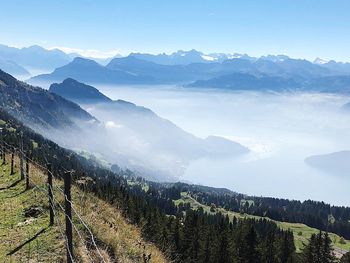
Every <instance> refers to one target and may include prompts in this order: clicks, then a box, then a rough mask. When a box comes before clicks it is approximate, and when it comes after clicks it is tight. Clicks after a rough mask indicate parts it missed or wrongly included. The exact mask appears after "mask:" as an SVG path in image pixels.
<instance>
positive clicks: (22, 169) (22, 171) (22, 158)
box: [19, 135, 24, 180]
mask: <svg viewBox="0 0 350 263" xmlns="http://www.w3.org/2000/svg"><path fill="white" fill-rule="evenodd" d="M19 156H20V168H21V180H23V179H24V154H23V137H22V135H21V138H20V152H19Z"/></svg>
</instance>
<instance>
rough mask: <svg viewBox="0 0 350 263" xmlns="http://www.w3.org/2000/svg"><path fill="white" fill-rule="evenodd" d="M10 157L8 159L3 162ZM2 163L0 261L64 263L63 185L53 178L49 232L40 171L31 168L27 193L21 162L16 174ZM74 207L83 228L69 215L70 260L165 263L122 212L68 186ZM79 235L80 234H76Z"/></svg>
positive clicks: (45, 189)
mask: <svg viewBox="0 0 350 263" xmlns="http://www.w3.org/2000/svg"><path fill="white" fill-rule="evenodd" d="M9 158H10V156H7V161H8V160H9ZM1 164H2V161H0V219H1V220H0V240H1V242H0V262H62V261H65V258H66V250H65V243H64V238H63V237H62V233H61V231H63V234H64V230H65V224H64V223H65V221H64V213H63V211H62V210H61V209H60V206H62V207H64V202H63V201H64V200H63V195H61V194H60V190H59V189H62V188H63V182H62V181H60V180H58V179H54V183H53V184H54V199H55V215H56V220H55V224H54V226H52V227H49V226H48V225H49V210H48V209H49V206H48V196H47V187H46V179H47V176H46V174H45V173H44V172H42V171H41V170H39V169H37V168H35V167H34V166H32V165H31V166H30V189H29V190H25V181H23V180H22V181H21V180H20V175H19V173H18V170H19V161H18V159H17V158H16V160H15V171H16V173H15V174H14V175H10V165H9V163H8V162H7V163H6V164H5V165H1ZM72 199H73V200H72V203H73V204H74V207H75V210H76V211H77V212H78V214H79V215H80V216H81V218H82V219H83V221H84V222H85V223H86V226H87V227H88V228H89V229H90V230H91V232H92V234H93V236H94V240H95V243H96V246H94V245H93V244H92V239H91V235H90V233H89V232H88V231H87V228H86V227H85V226H84V225H83V223H82V222H81V221H80V220H79V218H78V217H77V216H76V215H74V214H73V222H74V227H73V243H74V249H73V251H74V255H75V259H76V261H78V262H91V260H92V261H93V262H101V260H102V259H101V257H103V260H104V261H105V262H143V254H146V255H149V254H151V262H166V259H165V257H164V256H163V255H162V254H161V252H160V251H159V250H158V249H157V248H156V247H155V246H154V245H152V244H150V243H147V242H144V241H143V239H142V237H141V232H140V230H139V229H138V228H137V227H135V226H134V225H131V224H129V223H128V222H127V220H126V219H125V218H124V217H123V216H122V214H121V212H120V211H119V210H117V209H116V208H114V207H112V206H111V205H109V204H107V203H106V202H104V201H102V200H100V199H98V198H96V197H95V196H94V195H93V194H90V193H86V192H84V191H82V190H80V189H78V187H76V186H73V187H72ZM78 233H79V234H78Z"/></svg>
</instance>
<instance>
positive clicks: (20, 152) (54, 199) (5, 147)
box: [1, 139, 106, 263]
mask: <svg viewBox="0 0 350 263" xmlns="http://www.w3.org/2000/svg"><path fill="white" fill-rule="evenodd" d="M1 143H2V144H1V145H2V149H1V150H2V153H3V154H5V153H6V151H7V152H10V153H14V154H15V153H17V154H18V155H19V157H20V159H21V160H22V161H21V160H20V169H21V170H22V169H24V167H23V165H24V160H26V162H28V161H29V162H30V163H31V164H32V165H34V166H35V167H37V168H39V169H41V170H42V171H43V172H46V173H50V174H51V175H52V176H53V173H52V172H51V171H50V170H49V169H48V168H47V167H45V166H43V165H42V164H40V163H38V162H37V161H35V160H33V159H32V158H30V157H29V156H27V154H26V153H25V151H24V150H22V149H21V147H18V148H17V147H15V146H13V145H11V144H9V143H7V142H5V141H4V139H2V140H1ZM60 168H61V169H62V170H64V171H67V170H66V169H65V168H64V167H60ZM26 176H29V174H28V175H26ZM30 183H31V184H32V185H33V186H34V187H35V188H36V189H38V190H40V191H42V192H43V193H45V194H47V189H44V188H43V187H41V186H39V184H40V183H38V182H37V181H36V180H34V178H31V180H30ZM46 185H47V187H48V188H50V190H51V192H52V197H50V195H49V201H50V206H51V204H52V206H53V212H54V218H55V219H57V220H55V221H56V222H57V223H58V229H59V232H60V234H61V237H62V238H63V239H64V240H65V244H66V245H65V246H66V249H67V259H70V260H71V262H74V255H73V253H72V251H71V250H70V249H69V244H68V238H67V235H65V234H64V231H63V227H62V224H61V221H60V218H59V216H57V213H56V211H58V212H59V211H60V210H61V211H62V212H63V214H64V215H65V216H67V214H66V209H64V208H63V207H62V205H61V204H60V202H59V201H58V200H57V197H56V196H55V193H54V192H55V191H54V188H55V189H57V190H58V191H59V192H60V194H63V198H64V200H65V201H66V202H68V203H69V204H70V206H71V208H72V211H73V215H74V216H75V217H76V218H77V219H78V221H79V222H80V223H81V225H83V227H84V228H85V229H86V230H87V232H88V234H89V236H90V240H91V242H88V241H86V240H85V239H84V238H83V236H82V234H81V233H80V231H79V229H78V228H77V226H76V224H74V222H73V220H72V218H71V217H69V216H67V218H68V220H69V222H70V223H71V225H72V226H73V228H74V230H75V232H76V233H77V235H78V238H79V240H80V241H81V242H82V244H83V246H84V249H85V250H86V252H87V256H88V257H89V259H90V260H91V262H94V261H93V259H92V257H91V255H90V253H89V249H88V248H87V246H86V244H90V245H92V246H93V247H94V248H95V250H96V252H97V254H98V256H99V257H100V258H101V260H102V262H104V263H106V261H105V259H104V257H103V256H102V254H101V252H100V250H99V248H98V246H97V244H96V241H95V238H94V235H93V233H92V231H91V229H90V228H89V227H88V225H87V224H86V223H85V221H84V220H83V218H82V216H81V215H80V214H79V213H78V212H77V210H76V208H75V205H74V204H73V202H72V201H70V200H68V198H67V195H66V194H65V193H64V190H63V189H62V188H61V187H59V186H58V185H55V186H54V187H51V186H50V185H49V184H48V183H47V184H46ZM55 210H56V211H55ZM73 215H72V217H73Z"/></svg>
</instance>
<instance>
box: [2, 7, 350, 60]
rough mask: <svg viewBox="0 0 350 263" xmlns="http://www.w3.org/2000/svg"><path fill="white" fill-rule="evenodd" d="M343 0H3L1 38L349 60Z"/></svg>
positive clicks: (15, 42)
mask: <svg viewBox="0 0 350 263" xmlns="http://www.w3.org/2000/svg"><path fill="white" fill-rule="evenodd" d="M349 10H350V1H348V0H344V1H343V0H333V1H329V0H254V1H249V0H236V1H234V0H231V1H229V0H211V1H209V0H208V1H206V0H173V1H170V0H169V1H166V0H125V1H117V0H110V1H108V0H32V1H28V0H2V1H1V16H0V32H1V33H0V43H3V44H7V45H11V46H19V47H22V46H29V45H33V44H38V45H41V46H44V47H47V48H51V47H62V48H66V50H69V49H81V52H84V51H85V52H90V53H91V54H94V52H95V53H96V54H95V55H96V56H97V55H100V56H107V55H109V54H112V53H115V52H120V53H122V54H127V53H128V52H131V51H139V52H149V53H160V52H166V53H169V52H172V51H176V50H178V49H183V50H188V49H192V48H194V49H197V50H201V51H203V52H230V53H234V52H239V53H248V54H250V55H264V54H287V55H290V56H292V57H301V58H307V59H314V58H315V57H321V58H324V59H336V60H342V61H350V48H349V47H350V16H349Z"/></svg>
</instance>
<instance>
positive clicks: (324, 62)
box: [314, 58, 329, 65]
mask: <svg viewBox="0 0 350 263" xmlns="http://www.w3.org/2000/svg"><path fill="white" fill-rule="evenodd" d="M328 62H329V61H328V60H325V59H322V58H316V59H315V60H314V64H318V65H323V64H327V63H328Z"/></svg>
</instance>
